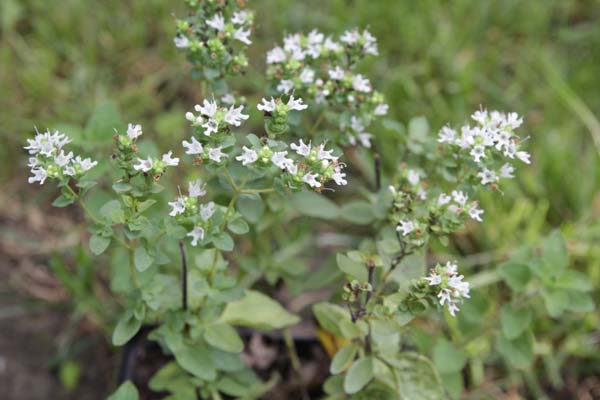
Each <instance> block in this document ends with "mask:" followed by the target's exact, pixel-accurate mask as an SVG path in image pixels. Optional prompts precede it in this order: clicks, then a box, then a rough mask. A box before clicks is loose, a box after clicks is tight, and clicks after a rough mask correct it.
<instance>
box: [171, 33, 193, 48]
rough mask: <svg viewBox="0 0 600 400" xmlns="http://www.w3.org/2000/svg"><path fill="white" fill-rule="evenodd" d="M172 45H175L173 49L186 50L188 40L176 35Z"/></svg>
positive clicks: (188, 44) (188, 43) (188, 45)
mask: <svg viewBox="0 0 600 400" xmlns="http://www.w3.org/2000/svg"><path fill="white" fill-rule="evenodd" d="M173 43H175V47H177V48H178V49H187V48H188V47H190V40H189V39H188V38H187V37H186V36H183V35H177V36H175V38H173Z"/></svg>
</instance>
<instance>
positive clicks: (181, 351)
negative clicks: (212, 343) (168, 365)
mask: <svg viewBox="0 0 600 400" xmlns="http://www.w3.org/2000/svg"><path fill="white" fill-rule="evenodd" d="M174 354H175V360H176V361H177V363H178V364H179V365H180V366H181V368H183V369H185V370H186V371H188V372H189V373H190V374H192V375H194V376H197V377H198V378H200V379H204V380H207V381H214V380H215V379H216V378H217V370H216V369H215V366H214V363H213V361H212V358H211V356H210V352H209V351H208V348H207V347H206V346H204V345H201V344H190V345H188V344H186V345H184V346H181V347H180V348H178V349H176V350H175V351H174Z"/></svg>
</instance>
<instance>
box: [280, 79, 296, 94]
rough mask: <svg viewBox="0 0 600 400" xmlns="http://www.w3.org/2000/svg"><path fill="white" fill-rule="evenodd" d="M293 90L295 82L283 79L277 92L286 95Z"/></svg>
mask: <svg viewBox="0 0 600 400" xmlns="http://www.w3.org/2000/svg"><path fill="white" fill-rule="evenodd" d="M293 88H294V82H292V81H290V80H289V79H283V80H282V81H281V82H279V85H277V90H278V91H279V92H283V93H285V94H288V93H289V92H290V91H291V90H292V89H293Z"/></svg>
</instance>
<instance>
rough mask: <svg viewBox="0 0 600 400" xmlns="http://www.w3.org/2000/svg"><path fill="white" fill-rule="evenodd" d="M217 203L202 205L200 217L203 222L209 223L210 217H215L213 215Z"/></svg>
mask: <svg viewBox="0 0 600 400" xmlns="http://www.w3.org/2000/svg"><path fill="white" fill-rule="evenodd" d="M215 209H216V206H215V203H213V202H212V201H211V202H210V203H207V204H201V205H200V217H201V218H202V220H204V221H208V220H209V218H210V217H212V216H213V214H214V213H215Z"/></svg>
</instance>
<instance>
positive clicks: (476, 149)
mask: <svg viewBox="0 0 600 400" xmlns="http://www.w3.org/2000/svg"><path fill="white" fill-rule="evenodd" d="M469 154H471V156H472V157H473V159H474V160H475V162H476V163H478V162H481V158H483V157H485V147H483V146H482V145H480V144H478V145H475V146H473V148H472V149H471V152H470V153H469Z"/></svg>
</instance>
